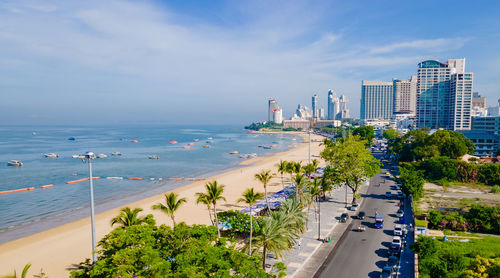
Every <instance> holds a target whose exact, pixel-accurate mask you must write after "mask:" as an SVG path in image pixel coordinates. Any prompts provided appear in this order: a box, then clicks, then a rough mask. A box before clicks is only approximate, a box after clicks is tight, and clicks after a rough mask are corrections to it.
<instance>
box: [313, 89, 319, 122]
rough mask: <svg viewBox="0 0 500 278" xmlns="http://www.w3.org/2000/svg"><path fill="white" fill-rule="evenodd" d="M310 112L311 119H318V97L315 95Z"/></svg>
mask: <svg viewBox="0 0 500 278" xmlns="http://www.w3.org/2000/svg"><path fill="white" fill-rule="evenodd" d="M312 112H313V115H312V116H313V119H316V118H318V96H317V95H316V94H315V95H314V96H313V97H312Z"/></svg>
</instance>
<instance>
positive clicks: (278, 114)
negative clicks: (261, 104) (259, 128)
mask: <svg viewBox="0 0 500 278" xmlns="http://www.w3.org/2000/svg"><path fill="white" fill-rule="evenodd" d="M273 122H275V123H277V124H281V123H283V110H282V109H281V108H276V109H274V110H273Z"/></svg>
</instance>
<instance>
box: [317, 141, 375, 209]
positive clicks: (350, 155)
mask: <svg viewBox="0 0 500 278" xmlns="http://www.w3.org/2000/svg"><path fill="white" fill-rule="evenodd" d="M323 143H324V144H325V146H326V147H325V149H324V150H323V151H322V152H321V157H322V158H323V159H324V160H325V161H327V162H328V163H329V164H328V166H326V168H325V171H324V176H325V177H326V178H327V179H328V180H330V181H331V183H332V184H343V185H345V186H347V187H349V188H350V189H351V191H352V193H353V199H352V202H353V203H354V202H355V201H356V196H357V193H358V189H359V188H360V186H361V185H362V183H363V181H365V180H366V179H368V178H371V177H373V176H374V175H375V174H376V173H378V172H380V165H381V164H380V162H379V161H378V160H377V159H376V158H375V157H374V156H373V155H372V154H371V152H370V151H368V150H367V149H366V148H365V144H366V141H364V140H360V138H359V137H358V136H350V137H347V138H346V139H345V140H337V141H335V142H332V141H330V140H327V139H325V140H324V141H323Z"/></svg>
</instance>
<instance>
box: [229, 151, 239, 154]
mask: <svg viewBox="0 0 500 278" xmlns="http://www.w3.org/2000/svg"><path fill="white" fill-rule="evenodd" d="M229 154H240V152H239V151H232V152H230V153H229Z"/></svg>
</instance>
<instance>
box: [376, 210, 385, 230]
mask: <svg viewBox="0 0 500 278" xmlns="http://www.w3.org/2000/svg"><path fill="white" fill-rule="evenodd" d="M375 228H377V229H382V228H384V215H383V214H380V213H376V214H375Z"/></svg>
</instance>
